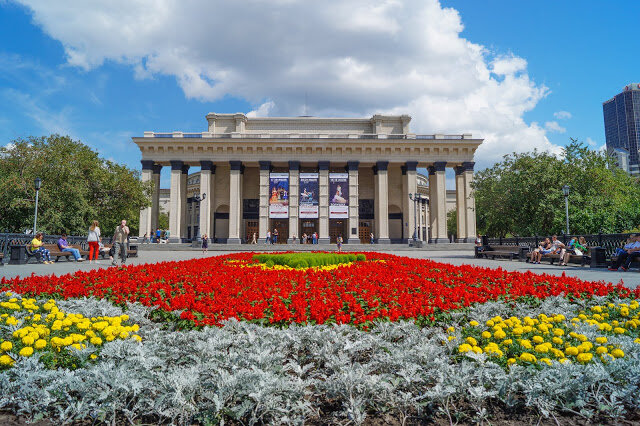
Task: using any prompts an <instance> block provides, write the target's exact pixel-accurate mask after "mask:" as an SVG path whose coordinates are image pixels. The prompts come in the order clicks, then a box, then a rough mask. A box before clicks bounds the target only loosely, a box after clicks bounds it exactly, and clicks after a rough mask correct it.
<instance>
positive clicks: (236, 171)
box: [227, 161, 242, 244]
mask: <svg viewBox="0 0 640 426" xmlns="http://www.w3.org/2000/svg"><path fill="white" fill-rule="evenodd" d="M229 165H230V166H231V170H230V171H229V238H228V239H227V244H240V243H241V240H240V212H241V206H240V203H241V202H242V200H241V199H240V197H241V196H242V195H241V193H242V188H241V179H240V173H241V171H242V161H229Z"/></svg>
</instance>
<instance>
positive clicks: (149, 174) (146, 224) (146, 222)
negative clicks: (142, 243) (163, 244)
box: [138, 160, 155, 239]
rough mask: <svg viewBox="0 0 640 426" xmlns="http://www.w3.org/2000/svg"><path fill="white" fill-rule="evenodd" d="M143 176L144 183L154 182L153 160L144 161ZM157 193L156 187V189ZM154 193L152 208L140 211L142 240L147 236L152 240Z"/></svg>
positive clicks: (140, 234)
mask: <svg viewBox="0 0 640 426" xmlns="http://www.w3.org/2000/svg"><path fill="white" fill-rule="evenodd" d="M141 163H142V175H141V180H142V183H147V182H151V181H152V180H153V166H154V164H153V160H142V161H141ZM154 192H155V187H154ZM152 210H153V193H152V196H151V206H150V207H145V208H143V209H142V210H140V227H139V229H138V234H139V236H140V237H141V238H142V237H143V236H144V235H145V234H146V236H147V237H148V238H149V239H151V229H152V228H151V227H152V221H153V219H152V218H153V214H152Z"/></svg>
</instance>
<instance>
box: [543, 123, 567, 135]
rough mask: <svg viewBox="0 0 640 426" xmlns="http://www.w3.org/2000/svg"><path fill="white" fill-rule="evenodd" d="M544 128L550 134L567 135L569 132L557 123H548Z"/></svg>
mask: <svg viewBox="0 0 640 426" xmlns="http://www.w3.org/2000/svg"><path fill="white" fill-rule="evenodd" d="M544 128H545V129H547V130H548V131H550V132H556V133H565V132H566V131H567V129H565V128H564V127H562V126H561V125H559V124H558V122H557V121H547V122H546V123H544Z"/></svg>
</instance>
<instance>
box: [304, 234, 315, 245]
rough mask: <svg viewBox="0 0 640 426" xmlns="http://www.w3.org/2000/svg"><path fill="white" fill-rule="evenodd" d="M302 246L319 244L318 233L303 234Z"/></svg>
mask: <svg viewBox="0 0 640 426" xmlns="http://www.w3.org/2000/svg"><path fill="white" fill-rule="evenodd" d="M302 244H318V233H317V232H315V231H314V232H313V234H311V235H307V233H306V232H305V233H304V234H302Z"/></svg>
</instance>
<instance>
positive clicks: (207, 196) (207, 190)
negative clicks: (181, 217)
mask: <svg viewBox="0 0 640 426" xmlns="http://www.w3.org/2000/svg"><path fill="white" fill-rule="evenodd" d="M200 170H201V172H200V199H201V201H200V223H199V230H200V239H202V236H203V235H205V234H206V235H207V238H208V239H209V240H211V239H212V236H211V231H213V228H212V223H213V211H212V209H211V206H213V205H214V200H215V198H214V197H215V193H214V188H215V178H216V174H215V173H216V166H215V165H214V164H213V161H200ZM194 237H195V235H194Z"/></svg>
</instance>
